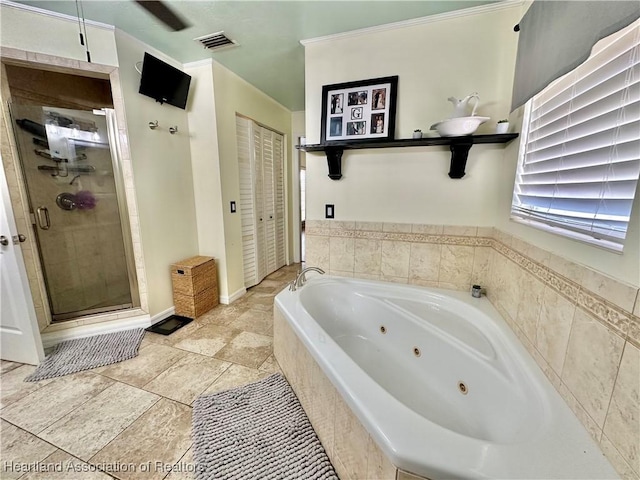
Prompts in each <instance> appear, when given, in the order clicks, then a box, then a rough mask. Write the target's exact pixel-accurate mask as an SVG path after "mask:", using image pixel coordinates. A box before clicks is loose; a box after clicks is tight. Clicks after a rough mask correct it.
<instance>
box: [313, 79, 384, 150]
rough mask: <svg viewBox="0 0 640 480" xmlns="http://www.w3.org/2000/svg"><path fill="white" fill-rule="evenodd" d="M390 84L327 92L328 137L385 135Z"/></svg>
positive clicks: (337, 138)
mask: <svg viewBox="0 0 640 480" xmlns="http://www.w3.org/2000/svg"><path fill="white" fill-rule="evenodd" d="M389 88H390V86H389V85H372V86H363V87H355V88H350V89H344V90H334V91H331V92H329V94H328V98H327V101H328V105H326V106H325V108H327V110H328V115H327V117H326V119H327V125H326V132H327V136H326V139H327V140H345V139H352V138H353V139H355V138H376V137H386V136H387V134H388V130H389V126H388V111H389V109H388V101H387V100H388V92H389Z"/></svg>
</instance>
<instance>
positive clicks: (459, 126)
mask: <svg viewBox="0 0 640 480" xmlns="http://www.w3.org/2000/svg"><path fill="white" fill-rule="evenodd" d="M487 120H490V117H476V116H473V117H458V118H448V119H446V120H443V121H441V122H438V123H436V124H435V125H433V127H431V128H435V129H436V130H437V131H438V133H439V134H440V136H441V137H458V136H460V135H472V134H473V132H475V131H476V130H477V129H478V127H479V126H480V125H482V124H483V123H484V122H486V121H487Z"/></svg>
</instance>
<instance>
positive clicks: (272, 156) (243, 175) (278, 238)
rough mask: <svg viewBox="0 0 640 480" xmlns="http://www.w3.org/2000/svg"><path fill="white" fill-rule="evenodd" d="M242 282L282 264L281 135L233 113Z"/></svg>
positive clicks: (247, 283)
mask: <svg viewBox="0 0 640 480" xmlns="http://www.w3.org/2000/svg"><path fill="white" fill-rule="evenodd" d="M236 130H237V143H238V169H239V174H240V214H241V217H242V218H241V220H242V221H241V225H242V253H243V262H244V285H245V287H251V286H253V285H256V284H258V283H260V281H262V279H263V278H264V277H266V276H267V275H269V274H270V273H272V272H274V271H276V270H277V269H278V268H280V267H282V266H283V265H284V264H285V223H284V215H285V198H284V149H283V146H284V137H283V136H282V135H280V134H279V133H275V132H273V131H272V130H269V129H268V128H264V127H262V126H260V125H257V124H256V123H255V122H252V121H251V120H249V119H246V118H243V117H239V116H237V117H236Z"/></svg>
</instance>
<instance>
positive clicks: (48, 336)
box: [41, 312, 164, 348]
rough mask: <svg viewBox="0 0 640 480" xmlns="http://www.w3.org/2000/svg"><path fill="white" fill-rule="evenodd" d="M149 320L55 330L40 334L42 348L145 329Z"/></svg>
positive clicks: (141, 317)
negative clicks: (104, 334)
mask: <svg viewBox="0 0 640 480" xmlns="http://www.w3.org/2000/svg"><path fill="white" fill-rule="evenodd" d="M163 313H164V312H163ZM154 318H155V315H154ZM150 320H151V319H150V317H149V314H142V315H136V316H132V317H129V318H119V319H116V320H110V321H105V322H100V323H93V324H90V325H77V326H74V327H71V328H65V329H61V330H55V331H53V332H43V333H42V334H41V338H42V346H43V347H44V348H49V347H53V346H54V345H57V344H58V343H60V342H63V341H65V340H74V339H76V338H84V337H92V336H94V335H100V334H103V333H112V332H119V331H121V330H131V329H133V328H147V327H148V326H150V325H151V323H150ZM158 321H159V320H158Z"/></svg>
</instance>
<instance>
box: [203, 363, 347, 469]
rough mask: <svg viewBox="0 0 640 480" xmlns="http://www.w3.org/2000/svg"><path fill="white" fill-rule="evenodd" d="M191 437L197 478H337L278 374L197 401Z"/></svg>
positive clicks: (293, 396) (285, 381)
mask: <svg viewBox="0 0 640 480" xmlns="http://www.w3.org/2000/svg"><path fill="white" fill-rule="evenodd" d="M192 435H193V447H194V448H193V452H194V453H193V454H194V458H195V463H196V468H195V470H196V478H197V479H198V480H255V479H260V480H267V479H269V480H276V479H277V480H330V479H331V480H338V476H337V475H336V472H335V471H334V469H333V466H332V465H331V462H330V461H329V457H327V454H326V453H325V451H324V448H322V445H321V444H320V440H318V437H317V436H316V434H315V432H314V431H313V427H312V426H311V423H310V422H309V419H308V418H307V416H306V415H305V413H304V410H303V409H302V406H301V405H300V402H299V401H298V399H297V398H296V396H295V394H294V393H293V390H292V389H291V386H290V385H289V383H288V382H287V380H286V379H285V378H284V377H283V376H282V375H281V374H279V373H276V374H274V375H271V376H269V377H267V378H264V379H262V380H260V381H258V382H255V383H251V384H249V385H245V386H243V387H239V388H234V389H232V390H227V391H224V392H219V393H214V394H212V395H202V396H200V397H198V398H197V399H196V401H195V402H194V404H193V434H192Z"/></svg>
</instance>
